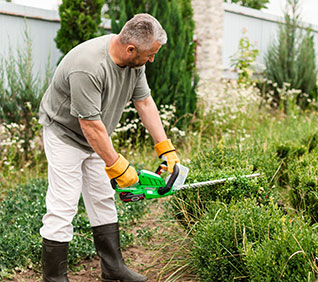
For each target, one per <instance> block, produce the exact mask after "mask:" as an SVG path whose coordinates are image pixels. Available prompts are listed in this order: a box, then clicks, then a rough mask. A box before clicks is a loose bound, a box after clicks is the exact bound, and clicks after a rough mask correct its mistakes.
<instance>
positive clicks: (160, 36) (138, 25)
mask: <svg viewBox="0 0 318 282" xmlns="http://www.w3.org/2000/svg"><path fill="white" fill-rule="evenodd" d="M119 38H120V42H121V43H122V44H129V43H131V44H134V45H135V46H136V47H137V48H138V49H141V50H150V49H151V48H152V45H153V43H154V42H155V41H158V42H159V44H160V45H163V44H166V43H167V33H166V32H165V30H164V29H163V28H162V26H161V24H160V23H159V22H158V20H157V19H155V18H154V17H153V16H151V15H149V14H137V15H135V16H134V17H133V18H132V19H130V20H129V21H128V22H126V24H125V25H124V27H123V28H122V30H121V31H120V33H119Z"/></svg>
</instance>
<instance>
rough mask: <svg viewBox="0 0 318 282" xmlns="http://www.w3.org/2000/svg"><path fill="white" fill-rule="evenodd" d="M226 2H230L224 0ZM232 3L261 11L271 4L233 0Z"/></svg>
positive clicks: (262, 1) (266, 0)
mask: <svg viewBox="0 0 318 282" xmlns="http://www.w3.org/2000/svg"><path fill="white" fill-rule="evenodd" d="M224 2H228V0H224ZM231 2H232V3H237V4H239V5H241V6H244V7H249V8H253V9H257V10H260V9H262V8H265V7H266V4H267V3H268V2H269V0H231Z"/></svg>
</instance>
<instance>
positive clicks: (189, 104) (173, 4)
mask: <svg viewBox="0 0 318 282" xmlns="http://www.w3.org/2000/svg"><path fill="white" fill-rule="evenodd" d="M112 8H115V7H110V9H112ZM119 8H120V9H119V11H120V16H119V19H116V18H115V17H114V16H113V17H112V32H114V33H119V31H120V30H121V28H122V27H123V25H124V24H125V22H126V21H127V20H129V19H130V18H132V17H133V16H134V15H135V14H137V13H149V14H151V15H152V16H154V17H155V18H157V19H158V21H159V22H160V23H161V25H162V27H163V28H164V29H165V30H166V32H167V36H168V42H167V44H166V45H165V46H163V47H162V48H161V49H160V51H159V52H158V54H157V55H156V57H155V61H154V63H148V64H147V66H146V75H147V79H148V83H149V86H150V88H151V89H152V95H153V98H154V100H155V102H156V103H157V105H174V106H175V107H176V115H177V117H176V118H180V117H185V116H186V115H187V114H189V113H193V112H194V111H195V109H196V102H197V96H196V91H195V88H196V85H197V78H196V76H195V64H194V61H195V59H194V42H193V32H194V22H193V20H192V7H191V1H190V0H161V1H156V0H148V1H145V0H128V1H127V0H126V1H124V0H121V1H120V3H119ZM110 14H112V13H111V12H110ZM114 14H116V13H114ZM185 121H186V118H184V119H183V122H185ZM179 125H180V123H179Z"/></svg>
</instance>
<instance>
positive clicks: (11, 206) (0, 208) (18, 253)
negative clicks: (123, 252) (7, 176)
mask: <svg viewBox="0 0 318 282" xmlns="http://www.w3.org/2000/svg"><path fill="white" fill-rule="evenodd" d="M46 190H47V181H46V180H33V181H32V182H31V183H30V184H26V185H21V186H18V187H17V188H16V189H15V191H9V192H8V195H7V197H6V198H5V199H3V200H2V201H1V202H0V277H2V276H8V275H9V274H10V272H12V270H14V269H15V268H16V267H27V266H28V267H32V265H33V267H34V268H35V269H39V263H40V257H41V244H42V239H41V236H40V234H39V229H40V228H41V226H42V216H43V215H44V214H45V212H46V209H45V194H46ZM116 205H117V210H118V214H119V223H120V227H121V229H122V232H121V236H122V237H121V243H122V245H123V247H125V246H127V245H129V244H131V243H132V241H133V237H132V235H131V234H130V233H129V232H128V231H127V226H132V223H133V222H135V221H136V219H138V217H140V216H141V215H142V214H144V212H145V209H146V205H147V203H146V202H139V203H134V204H133V205H130V204H128V205H127V204H126V205H125V203H121V202H118V203H116ZM73 225H74V238H73V240H72V242H71V243H70V248H69V264H70V266H72V265H74V264H76V263H78V262H79V260H80V259H81V258H88V257H91V256H92V255H95V248H94V244H93V238H92V232H91V227H90V224H89V221H88V218H87V215H86V212H85V207H84V203H83V200H82V199H81V200H80V203H79V209H78V213H77V215H76V216H75V217H74V220H73Z"/></svg>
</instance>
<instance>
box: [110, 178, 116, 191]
mask: <svg viewBox="0 0 318 282" xmlns="http://www.w3.org/2000/svg"><path fill="white" fill-rule="evenodd" d="M110 184H111V185H112V187H113V189H114V190H116V189H117V182H116V179H111V180H110Z"/></svg>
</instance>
